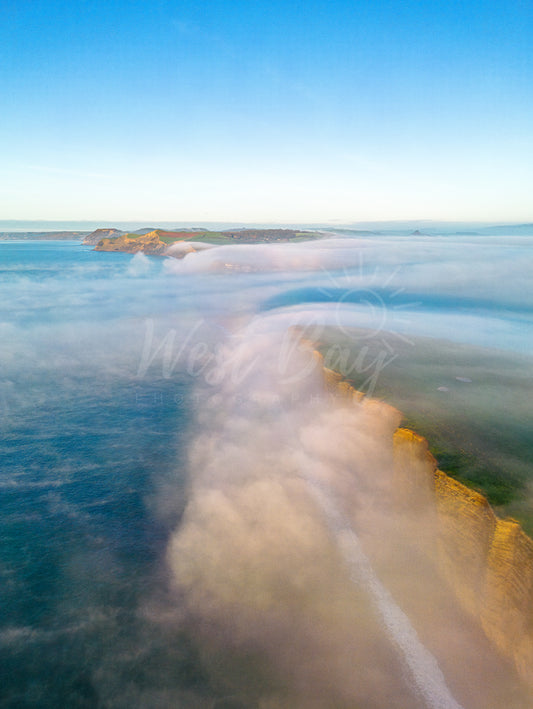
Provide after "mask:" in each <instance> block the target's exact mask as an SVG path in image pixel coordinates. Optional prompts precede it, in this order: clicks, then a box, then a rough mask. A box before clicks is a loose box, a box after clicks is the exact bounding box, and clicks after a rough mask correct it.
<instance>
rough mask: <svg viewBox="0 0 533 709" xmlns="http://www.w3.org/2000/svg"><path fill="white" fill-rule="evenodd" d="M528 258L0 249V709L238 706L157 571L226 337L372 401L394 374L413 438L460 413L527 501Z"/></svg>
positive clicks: (531, 312)
mask: <svg viewBox="0 0 533 709" xmlns="http://www.w3.org/2000/svg"><path fill="white" fill-rule="evenodd" d="M532 244H533V242H532V238H531V237H517V236H514V237H510V238H508V239H503V238H501V237H451V236H450V237H442V238H439V237H427V238H425V237H420V238H414V237H412V238H403V237H379V238H378V237H376V238H374V239H372V238H367V239H363V238H359V239H342V238H335V239H331V240H328V241H327V242H312V243H310V244H309V245H287V246H257V247H238V246H234V247H220V248H218V249H213V250H210V251H207V252H202V253H199V254H191V255H190V256H187V258H185V259H184V260H182V261H178V260H173V259H170V260H169V259H161V258H155V257H154V258H151V257H146V256H144V255H137V256H131V255H129V254H120V253H112V254H109V253H99V252H95V251H93V250H92V247H86V246H82V245H80V244H79V243H78V242H70V241H61V242H59V241H58V242H53V241H34V242H28V241H25V242H16V241H11V242H0V362H1V374H0V376H1V379H0V512H1V518H0V544H1V551H0V608H1V609H2V613H1V619H0V673H1V675H0V706H1V707H12V708H13V709H15V708H16V709H25V708H26V707H27V708H29V707H33V708H39V709H45V708H48V707H49V708H50V709H52V708H53V709H57V707H80V708H81V707H143V708H144V707H180V708H181V707H184V708H188V707H191V708H195V707H206V708H208V707H220V708H222V707H228V708H229V707H230V706H232V707H239V706H243V704H242V703H239V700H238V698H232V697H233V695H232V693H231V689H228V687H227V686H226V687H224V682H222V683H221V682H218V683H217V681H215V680H214V679H213V676H212V675H210V674H208V673H207V671H206V670H205V667H204V663H203V661H202V657H201V656H200V655H199V651H198V648H197V647H196V646H195V643H194V642H193V640H194V632H191V630H190V628H187V627H186V626H184V625H183V624H180V623H179V622H178V621H177V620H176V617H177V616H179V612H180V610H179V609H180V600H179V595H176V594H174V592H173V590H172V579H171V578H170V574H169V570H168V568H167V557H166V554H167V548H168V542H169V538H170V535H171V534H172V532H173V531H174V530H175V529H176V528H178V527H179V524H180V520H181V517H182V515H183V511H184V509H185V506H186V503H187V489H188V470H189V464H188V457H189V449H190V445H191V441H193V440H194V439H195V438H196V437H197V435H198V430H199V428H200V427H201V417H199V416H198V405H199V402H200V401H201V400H202V399H201V396H200V394H199V392H202V391H204V390H205V388H206V387H207V388H209V387H213V386H217V385H218V384H219V378H218V377H217V372H218V369H217V367H218V354H217V353H218V348H219V347H220V346H221V343H227V342H228V341H231V340H232V338H235V337H238V333H239V332H240V331H241V330H242V328H247V329H248V331H250V330H251V331H252V332H253V330H254V328H256V329H258V330H260V331H261V332H263V333H264V332H265V331H268V330H269V329H271V330H276V331H280V330H283V329H286V328H289V327H292V326H305V327H306V328H307V332H308V334H310V335H312V336H313V337H314V339H315V340H316V341H322V342H326V341H327V342H329V344H330V346H331V347H332V346H333V345H332V342H333V340H334V339H335V338H334V337H333V338H332V336H331V333H332V332H334V333H335V332H337V333H338V334H339V338H340V340H342V342H343V346H345V347H347V348H348V350H347V352H348V354H347V355H346V356H347V359H346V357H345V358H344V359H343V362H344V364H346V365H347V366H348V368H349V365H350V363H351V365H352V366H351V374H352V379H353V380H354V382H355V383H356V384H358V385H359V386H360V387H361V388H363V389H364V388H365V387H366V390H367V392H368V393H374V392H375V391H379V394H380V395H381V396H384V397H385V398H386V395H387V387H385V388H384V387H383V386H381V389H379V386H380V385H383V384H384V383H385V382H387V380H386V376H385V375H386V374H387V373H388V372H392V371H393V370H394V371H395V376H394V377H393V379H394V381H392V380H391V381H390V382H388V383H387V386H389V384H390V389H391V391H392V392H393V393H394V396H396V397H397V400H396V401H394V403H396V404H399V403H401V401H406V402H407V401H408V403H409V404H410V405H412V406H414V407H415V409H416V406H417V405H418V404H420V417H422V416H423V414H424V411H429V409H431V411H433V412H434V411H435V410H439V409H440V408H441V405H442V407H444V408H443V410H445V411H446V412H447V413H446V416H447V417H448V418H447V420H448V419H449V420H448V425H449V421H450V420H453V418H454V415H455V414H457V412H459V413H460V414H461V416H463V418H464V419H465V420H466V421H468V415H465V411H466V412H467V414H468V413H469V412H475V413H476V416H477V421H478V427H477V428H476V431H475V435H476V436H478V437H481V440H482V439H483V435H484V433H483V432H484V430H485V431H489V430H490V429H491V427H492V428H497V427H498V422H499V427H500V429H503V430H504V433H505V436H504V439H502V440H503V442H502V444H501V446H500V448H498V450H497V451H495V452H494V456H495V457H497V456H499V457H500V460H499V462H498V465H499V468H498V469H505V456H508V459H509V460H510V461H511V463H512V466H514V467H513V470H514V471H515V473H516V475H518V477H519V479H520V482H521V484H522V485H523V490H524V495H525V496H527V495H529V492H527V491H528V490H529V489H530V488H529V487H528V486H529V485H530V482H531V480H530V479H529V477H528V476H531V479H533V469H531V468H529V467H528V456H529V453H530V447H529V448H528V446H527V437H528V435H529V434H528V431H530V430H531V428H530V426H531V423H532V408H533V404H531V401H532V398H531V396H530V394H531V372H532V371H533V369H532V365H531V353H532V347H533V288H532V286H531V273H532V272H533V246H532ZM326 335H327V337H326ZM440 343H445V346H444V345H441V344H440ZM339 352H340V350H338V349H337V350H331V351H330V352H329V354H330V360H331V361H330V364H332V365H334V364H335V357H336V356H337V355H338V354H339ZM345 352H346V350H343V353H345ZM439 353H441V355H439ZM325 354H326V356H327V354H328V352H326V353H325ZM350 357H351V359H350ZM387 358H389V360H390V362H389V361H388V360H387ZM388 365H390V366H388ZM395 368H396V369H395ZM402 382H403V389H402V386H401V385H402ZM406 382H407V383H408V386H407V384H406ZM417 387H418V390H417ZM413 389H415V392H414V393H413ZM393 398H394V397H393ZM413 398H414V399H416V401H415V402H414V404H413ZM441 402H442V404H441ZM424 407H425V408H424ZM454 407H455V408H454ZM454 411H455V414H454ZM428 415H429V414H428ZM480 421H481V424H483V422H486V425H487V428H485V429H484V428H483V425H481V427H480V425H479V422H480ZM472 435H474V434H472ZM489 437H490V434H487V438H489ZM476 441H477V439H476ZM515 441H516V448H517V449H520V450H519V454H517V453H516V451H513V450H512V448H513V445H514V442H515ZM478 444H479V441H478V442H477V443H476V445H478ZM520 446H522V448H520ZM511 463H510V464H511ZM520 504H521V505H522V506H524V505H525V507H526V508H527V505H529V499H528V500H527V501H526V502H525V503H524V502H523V501H522V502H521V503H520ZM528 509H529V508H528ZM526 512H527V509H526ZM526 512H524V514H526ZM526 516H527V515H526ZM232 702H233V703H232Z"/></svg>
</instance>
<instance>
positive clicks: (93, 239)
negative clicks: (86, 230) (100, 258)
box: [82, 229, 124, 246]
mask: <svg viewBox="0 0 533 709" xmlns="http://www.w3.org/2000/svg"><path fill="white" fill-rule="evenodd" d="M123 233H124V232H123V231H120V229H96V230H95V231H92V232H91V233H90V234H87V236H86V237H85V239H84V240H83V242H82V244H83V245H84V246H87V245H91V246H93V245H95V244H98V243H99V242H100V241H101V240H102V239H114V238H116V237H117V236H121V234H123Z"/></svg>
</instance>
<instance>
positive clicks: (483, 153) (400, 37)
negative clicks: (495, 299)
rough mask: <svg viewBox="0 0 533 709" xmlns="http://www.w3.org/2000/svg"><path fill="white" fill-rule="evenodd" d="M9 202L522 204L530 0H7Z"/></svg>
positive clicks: (438, 211)
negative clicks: (193, 0) (185, 0)
mask: <svg viewBox="0 0 533 709" xmlns="http://www.w3.org/2000/svg"><path fill="white" fill-rule="evenodd" d="M0 95H1V96H2V108H1V110H0V153H1V154H0V218H2V219H97V220H98V219H101V220H102V221H105V220H143V221H150V220H179V221H183V220H191V221H209V220H212V221H217V220H228V221H233V220H235V221H242V222H279V223H283V222H306V223H310V222H344V223H348V222H356V221H359V220H379V219H410V218H413V219H415V218H417V219H436V220H446V219H449V220H469V219H471V220H476V221H501V222H511V221H513V222H520V221H533V0H505V1H500V0H479V1H469V0H464V1H462V2H458V1H457V0H446V1H441V0H396V1H394V2H393V1H382V0H346V1H345V0H341V1H336V0H328V1H326V0H306V1H305V2H303V1H302V2H294V1H291V0H270V1H269V2H266V1H263V0H231V1H227V2H226V1H223V0H219V1H215V0H206V1H202V0H196V2H172V1H170V0H152V1H151V2H136V1H135V0H122V1H118V0H105V1H100V0H85V1H82V0H70V2H69V1H66V0H65V1H61V2H60V1H58V0H47V1H43V0H32V1H31V2H25V1H23V0H18V1H11V0H4V2H3V3H1V5H0Z"/></svg>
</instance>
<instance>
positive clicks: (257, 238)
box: [83, 228, 324, 256]
mask: <svg viewBox="0 0 533 709" xmlns="http://www.w3.org/2000/svg"><path fill="white" fill-rule="evenodd" d="M323 236H324V234H323V233H321V232H317V231H297V230H295V229H245V228H243V229H232V230H228V231H209V230H207V229H200V228H193V229H187V230H181V231H166V230H164V229H151V230H149V229H139V230H138V231H136V232H130V233H123V232H120V231H119V230H117V229H97V230H96V231H94V232H92V233H91V234H88V235H87V236H86V237H85V239H84V240H83V244H95V245H96V246H95V251H123V252H126V253H137V252H139V251H142V252H143V253H145V254H151V255H153V256H160V255H163V254H164V253H165V252H166V250H167V248H168V247H169V246H171V245H172V244H175V243H177V242H185V243H187V244H188V245H189V248H188V251H194V250H195V248H194V244H195V243H204V244H213V245H222V244H259V243H261V244H265V243H280V242H284V243H286V242H289V241H308V240H310V239H318V238H321V237H323ZM183 253H184V254H185V253H186V251H184V252H183Z"/></svg>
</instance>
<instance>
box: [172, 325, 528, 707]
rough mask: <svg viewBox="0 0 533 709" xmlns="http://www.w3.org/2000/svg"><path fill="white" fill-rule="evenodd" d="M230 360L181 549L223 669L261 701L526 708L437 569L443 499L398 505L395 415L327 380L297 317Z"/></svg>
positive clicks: (219, 677)
mask: <svg viewBox="0 0 533 709" xmlns="http://www.w3.org/2000/svg"><path fill="white" fill-rule="evenodd" d="M219 373H220V377H219V378H218V380H217V381H216V382H213V381H212V382H211V383H210V384H209V386H206V387H205V390H204V392H203V395H202V398H201V399H200V403H199V406H198V410H197V427H198V435H197V437H196V440H195V441H194V442H193V444H192V446H191V449H190V454H189V501H188V504H187V507H186V509H185V513H184V518H183V521H182V524H181V525H180V526H179V527H178V528H177V530H176V532H175V533H174V535H173V536H172V538H171V541H170V544H169V548H168V563H169V565H170V569H171V570H172V573H173V579H174V587H175V593H176V594H177V595H176V598H179V599H180V603H183V604H184V606H183V607H184V609H185V611H186V616H185V618H186V624H187V625H189V627H192V628H194V637H195V638H196V646H197V648H198V652H199V655H200V656H201V657H202V659H203V663H204V666H205V668H206V671H207V672H208V673H210V676H211V677H212V678H213V681H214V682H215V683H217V682H219V683H220V684H221V686H225V688H226V689H227V691H228V693H229V694H231V695H232V696H234V697H236V698H238V700H239V701H240V702H241V704H239V706H241V705H242V706H250V707H251V706H257V707H287V709H289V707H290V708H291V709H295V708H296V707H302V709H303V707H316V708H317V709H318V708H324V707H347V708H348V707H354V706H361V707H363V706H364V707H376V708H377V707H383V708H385V707H390V706H395V707H398V708H399V709H401V708H403V707H405V709H415V707H421V708H422V707H435V708H436V707H449V708H452V707H453V708H456V707H459V706H463V707H465V709H477V708H479V709H489V708H490V707H494V708H496V707H499V706H502V703H503V704H505V703H506V701H505V698H509V697H511V698H512V701H513V702H514V704H513V706H515V707H517V708H518V707H524V708H525V707H526V706H528V704H527V701H528V699H527V698H526V695H523V694H521V692H522V690H521V689H520V686H519V682H518V680H517V678H516V676H515V675H514V673H513V671H512V670H511V669H510V667H508V665H507V664H506V663H505V661H503V660H502V658H501V657H499V656H498V655H497V654H496V653H495V652H494V651H493V650H492V649H491V648H490V646H489V644H488V642H487V641H486V639H485V638H484V636H483V634H482V633H481V631H480V629H479V628H477V627H475V626H474V625H473V623H472V622H471V621H470V620H469V619H468V618H466V617H465V616H464V614H463V613H462V612H461V610H460V609H459V607H458V606H457V604H456V603H455V601H454V600H453V596H452V594H451V592H450V590H449V588H447V586H446V584H445V582H444V581H443V579H441V578H438V575H437V572H436V568H435V565H434V563H433V559H432V554H431V550H432V548H433V547H432V539H433V538H434V532H435V530H434V519H433V518H432V516H431V513H430V511H429V510H427V511H426V512H424V511H423V510H418V511H417V514H416V516H414V515H413V514H410V513H408V512H406V511H405V510H401V509H399V508H398V507H396V505H395V499H394V488H393V484H392V482H393V470H392V443H391V437H392V433H393V431H394V430H395V428H396V426H397V425H398V423H399V420H400V415H399V414H398V412H397V411H396V410H394V409H392V408H391V407H389V406H387V405H385V404H383V403H379V402H376V401H373V400H370V399H363V400H361V401H354V400H353V397H352V396H351V395H349V396H344V397H343V396H342V395H339V392H338V391H337V390H336V389H335V387H333V389H332V388H331V386H329V387H328V386H327V385H326V384H325V382H324V379H323V370H322V361H321V359H320V358H317V356H316V354H314V353H313V351H312V348H310V347H309V345H308V344H306V343H304V342H302V341H301V335H300V334H299V333H298V331H296V330H294V329H293V330H290V331H287V332H285V333H281V334H279V333H277V334H274V333H272V332H265V331H261V328H260V327H259V326H258V323H257V322H255V324H254V328H252V329H248V330H247V331H245V332H243V333H240V334H238V335H235V336H234V337H233V338H232V339H231V340H230V341H229V342H227V343H226V346H225V357H224V358H223V359H222V360H221V365H220V370H219ZM383 584H384V585H383ZM402 606H403V608H402ZM404 612H406V613H407V615H405V614H404ZM221 668H224V669H223V670H222V671H221Z"/></svg>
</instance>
